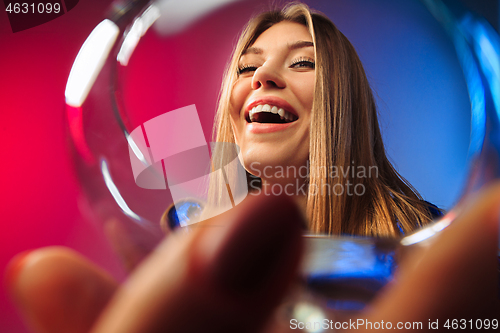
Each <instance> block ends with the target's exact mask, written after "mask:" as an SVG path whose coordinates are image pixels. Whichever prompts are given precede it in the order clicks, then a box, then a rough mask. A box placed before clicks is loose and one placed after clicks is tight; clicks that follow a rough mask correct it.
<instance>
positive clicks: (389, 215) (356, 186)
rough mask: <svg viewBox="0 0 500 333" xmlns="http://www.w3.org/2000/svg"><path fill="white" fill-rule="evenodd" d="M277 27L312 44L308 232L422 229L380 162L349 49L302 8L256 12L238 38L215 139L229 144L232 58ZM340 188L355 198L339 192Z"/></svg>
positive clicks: (372, 111)
mask: <svg viewBox="0 0 500 333" xmlns="http://www.w3.org/2000/svg"><path fill="white" fill-rule="evenodd" d="M282 21H291V22H296V23H300V24H302V25H304V26H306V27H307V28H308V30H309V33H310V34H311V36H312V39H313V41H314V52H315V59H316V67H315V68H316V82H315V89H314V100H313V107H312V110H311V124H310V147H309V168H310V174H309V179H308V183H309V184H308V185H309V191H308V197H307V217H308V221H309V227H310V231H312V232H314V233H326V234H355V235H365V236H395V235H400V234H403V233H407V232H410V231H412V230H414V229H416V228H417V227H419V226H421V225H423V224H426V223H428V222H429V221H430V219H431V215H430V212H429V209H428V208H427V206H426V204H425V203H424V202H423V201H422V198H421V197H420V195H419V194H418V193H417V191H416V190H415V189H414V188H413V187H412V186H411V185H410V184H409V183H408V182H407V181H406V180H405V179H404V178H403V177H401V176H400V175H399V174H398V172H397V171H396V170H395V169H394V167H393V166H392V165H391V163H390V162H389V160H388V158H387V156H386V153H385V148H384V144H383V142H382V136H381V133H380V129H379V124H378V119H377V110H376V105H375V101H374V98H373V94H372V91H371V88H370V86H369V83H368V80H367V78H366V74H365V72H364V69H363V66H362V64H361V61H360V60H359V57H358V55H357V53H356V51H355V49H354V47H353V46H352V45H351V43H350V42H349V40H348V39H347V38H346V37H345V36H344V35H343V34H342V33H341V32H340V31H339V30H338V29H337V28H336V27H335V25H334V24H333V23H332V22H331V21H330V19H328V18H327V17H326V16H324V15H322V14H320V13H316V12H312V11H311V10H310V9H309V8H308V7H307V6H306V5H305V4H301V3H293V4H289V5H287V6H285V7H284V8H283V9H282V10H274V11H269V12H265V13H262V14H260V15H258V16H257V17H255V18H254V19H252V20H251V21H250V22H249V23H248V25H247V26H246V28H245V29H244V31H243V32H242V34H241V36H240V38H239V41H238V43H237V45H236V47H235V49H234V52H233V54H232V59H231V62H230V63H229V66H228V67H227V69H226V72H225V76H224V80H223V84H222V90H221V95H220V100H219V105H218V109H217V114H216V118H215V124H214V133H213V135H214V141H216V142H235V141H234V134H233V130H232V127H231V123H230V116H229V114H230V112H229V111H230V97H231V93H232V87H233V85H234V83H235V81H236V80H237V78H238V75H237V71H238V61H239V58H240V57H241V55H242V54H243V52H244V51H245V50H246V49H247V48H248V47H250V46H251V45H252V44H253V43H254V42H255V40H256V39H257V38H258V37H259V36H260V35H261V34H262V33H263V32H264V31H265V30H267V29H269V28H270V27H271V26H273V25H274V24H277V23H279V22H282ZM224 155H225V153H224V152H222V151H221V152H219V153H218V154H213V156H214V161H216V163H221V165H224V163H226V162H227V158H225V157H224ZM231 155H232V156H234V153H232V154H231ZM333 173H335V174H334V175H333ZM349 184H350V185H349ZM339 185H340V187H339ZM346 185H347V186H350V189H351V194H353V193H354V192H353V191H354V190H356V191H355V192H356V194H353V195H349V194H348V193H346V191H345V188H346ZM340 188H343V191H342V193H339V192H340V190H339V189H340ZM361 192H362V194H360V193H361Z"/></svg>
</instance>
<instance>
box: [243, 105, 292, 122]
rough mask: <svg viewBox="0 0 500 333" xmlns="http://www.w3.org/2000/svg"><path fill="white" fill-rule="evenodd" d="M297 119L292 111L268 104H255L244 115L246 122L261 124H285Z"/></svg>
mask: <svg viewBox="0 0 500 333" xmlns="http://www.w3.org/2000/svg"><path fill="white" fill-rule="evenodd" d="M297 119H299V118H298V117H297V116H296V115H294V114H293V113H291V112H288V111H286V110H284V109H283V108H279V107H277V106H274V105H269V104H264V105H258V106H255V107H254V108H252V109H251V110H250V112H249V113H248V115H247V116H246V121H247V122H249V123H262V124H286V123H291V122H294V121H296V120H297Z"/></svg>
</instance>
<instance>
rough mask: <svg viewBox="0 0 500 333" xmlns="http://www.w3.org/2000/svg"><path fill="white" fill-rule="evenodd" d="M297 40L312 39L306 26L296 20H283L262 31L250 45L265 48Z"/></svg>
mask: <svg viewBox="0 0 500 333" xmlns="http://www.w3.org/2000/svg"><path fill="white" fill-rule="evenodd" d="M298 40H300V41H310V42H312V41H313V40H312V37H311V34H310V33H309V30H308V29H307V27H306V26H304V25H302V24H300V23H296V22H289V21H284V22H280V23H277V24H275V25H273V26H272V27H270V28H269V29H267V30H266V31H264V32H263V33H262V34H261V35H260V36H259V37H258V38H257V40H256V41H255V42H254V44H253V45H252V46H253V47H259V48H266V47H272V46H277V45H281V44H289V43H293V42H296V41H298Z"/></svg>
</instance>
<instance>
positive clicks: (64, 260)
mask: <svg viewBox="0 0 500 333" xmlns="http://www.w3.org/2000/svg"><path fill="white" fill-rule="evenodd" d="M7 286H8V288H9V291H10V294H11V295H12V297H13V299H14V302H15V303H16V305H17V307H18V309H19V310H20V312H21V314H22V316H23V317H24V319H25V322H26V323H27V325H28V326H30V328H31V329H32V330H34V331H35V332H39V333H49V332H50V333H84V332H85V333H86V332H88V331H89V329H90V327H91V326H92V324H93V323H94V322H95V320H96V318H97V316H98V315H99V313H100V312H101V311H102V309H103V308H104V307H105V306H106V304H107V302H108V301H109V299H110V298H111V295H112V294H113V293H114V291H115V290H116V287H117V282H116V281H115V280H114V279H113V278H112V277H111V276H110V275H109V274H107V273H106V272H104V271H103V270H102V269H100V268H98V267H97V266H96V265H94V264H93V263H91V262H90V261H88V260H87V259H85V258H83V257H82V256H81V255H79V254H77V253H76V252H74V251H72V250H69V249H66V248H62V247H51V248H44V249H40V250H35V251H32V252H29V253H27V254H24V255H20V256H18V257H17V258H14V259H13V260H12V261H11V263H10V264H9V267H8V269H7Z"/></svg>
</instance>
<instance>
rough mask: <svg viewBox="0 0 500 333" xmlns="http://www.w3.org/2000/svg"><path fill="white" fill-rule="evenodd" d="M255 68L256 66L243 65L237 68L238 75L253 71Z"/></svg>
mask: <svg viewBox="0 0 500 333" xmlns="http://www.w3.org/2000/svg"><path fill="white" fill-rule="evenodd" d="M256 70H257V67H256V66H243V67H240V68H238V75H241V74H245V73H251V72H255V71H256Z"/></svg>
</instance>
